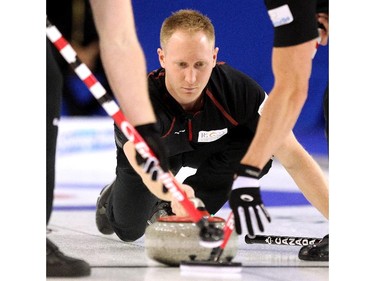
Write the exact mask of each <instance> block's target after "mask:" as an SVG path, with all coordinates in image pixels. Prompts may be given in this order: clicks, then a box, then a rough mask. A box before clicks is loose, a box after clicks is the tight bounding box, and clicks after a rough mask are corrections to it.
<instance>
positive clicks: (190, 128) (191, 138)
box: [188, 117, 193, 141]
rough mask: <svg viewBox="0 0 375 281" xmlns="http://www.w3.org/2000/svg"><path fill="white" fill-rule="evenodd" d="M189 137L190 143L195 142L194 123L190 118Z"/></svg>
mask: <svg viewBox="0 0 375 281" xmlns="http://www.w3.org/2000/svg"><path fill="white" fill-rule="evenodd" d="M188 136H189V141H193V123H192V121H191V117H188Z"/></svg>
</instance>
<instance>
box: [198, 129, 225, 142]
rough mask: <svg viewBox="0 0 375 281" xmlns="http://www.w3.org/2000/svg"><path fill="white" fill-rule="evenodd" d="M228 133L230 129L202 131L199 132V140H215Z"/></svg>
mask: <svg viewBox="0 0 375 281" xmlns="http://www.w3.org/2000/svg"><path fill="white" fill-rule="evenodd" d="M227 133H228V129H227V128H225V129H222V130H213V131H200V132H199V134H198V142H213V141H216V140H218V139H220V138H221V137H222V136H224V135H226V134H227Z"/></svg>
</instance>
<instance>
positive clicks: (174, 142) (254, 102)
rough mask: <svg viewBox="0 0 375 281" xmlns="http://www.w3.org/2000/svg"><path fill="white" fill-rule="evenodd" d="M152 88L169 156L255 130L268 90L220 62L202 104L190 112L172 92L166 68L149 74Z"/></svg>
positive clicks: (150, 88) (253, 132) (151, 95)
mask: <svg viewBox="0 0 375 281" xmlns="http://www.w3.org/2000/svg"><path fill="white" fill-rule="evenodd" d="M148 81H149V91H150V97H151V102H152V104H153V107H154V110H155V114H156V117H157V124H158V126H159V128H160V132H161V137H162V141H163V142H164V144H165V145H166V147H167V148H168V151H169V152H168V156H174V155H177V154H180V153H184V152H189V151H193V150H195V149H197V148H202V147H204V146H207V145H212V144H213V143H215V142H217V141H219V140H220V139H222V138H228V137H230V136H231V134H232V133H234V132H236V133H238V128H243V129H244V130H248V131H250V132H251V133H252V134H255V129H256V126H257V123H258V119H259V110H260V107H261V105H262V103H263V101H264V100H265V97H266V94H265V92H264V90H263V89H262V88H261V87H260V86H259V85H258V84H257V83H256V82H255V81H254V80H253V79H251V78H250V77H249V76H247V75H245V74H244V73H242V72H240V71H238V70H235V69H234V68H232V67H231V66H229V65H227V64H225V63H218V64H217V65H216V66H215V67H214V68H213V71H212V74H211V77H210V79H209V82H208V84H207V86H206V87H205V89H204V91H203V100H202V104H203V105H202V108H201V109H200V110H199V111H197V112H195V113H187V112H186V111H184V110H183V108H182V107H181V106H180V104H179V103H178V102H177V101H176V100H175V99H174V98H173V97H172V96H171V95H170V94H169V93H168V91H167V89H166V86H165V70H164V69H163V68H160V69H157V70H155V71H153V72H151V73H150V74H149V76H148Z"/></svg>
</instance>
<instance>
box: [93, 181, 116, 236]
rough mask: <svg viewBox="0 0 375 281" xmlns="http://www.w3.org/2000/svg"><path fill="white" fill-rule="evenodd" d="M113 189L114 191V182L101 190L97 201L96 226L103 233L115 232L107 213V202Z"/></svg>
mask: <svg viewBox="0 0 375 281" xmlns="http://www.w3.org/2000/svg"><path fill="white" fill-rule="evenodd" d="M111 191H112V184H109V185H107V186H105V187H104V188H103V189H102V191H101V192H100V195H99V197H98V200H97V202H96V213H95V221H96V227H97V228H98V230H99V231H100V232H101V233H103V234H106V235H110V234H113V233H114V230H113V228H112V226H111V224H110V222H109V220H108V217H107V214H106V210H107V205H108V203H107V202H108V197H109V195H110V194H111Z"/></svg>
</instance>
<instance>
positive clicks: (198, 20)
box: [160, 9, 215, 48]
mask: <svg viewBox="0 0 375 281" xmlns="http://www.w3.org/2000/svg"><path fill="white" fill-rule="evenodd" d="M177 30H183V31H188V32H192V33H194V32H198V31H203V32H204V33H205V34H206V35H207V38H208V39H209V40H212V42H213V43H214V45H215V29H214V26H213V24H212V23H211V20H210V19H209V18H208V17H207V16H205V15H203V14H202V13H200V12H198V11H196V10H191V9H183V10H179V11H177V12H174V13H172V15H171V16H169V17H168V18H166V19H165V20H164V22H163V24H162V26H161V29H160V46H161V47H162V48H164V47H165V44H166V43H167V41H168V40H169V38H171V36H172V34H173V33H174V32H176V31H177Z"/></svg>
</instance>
